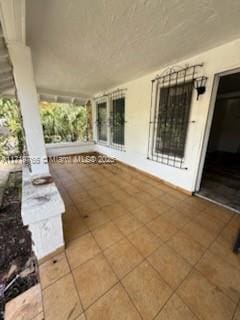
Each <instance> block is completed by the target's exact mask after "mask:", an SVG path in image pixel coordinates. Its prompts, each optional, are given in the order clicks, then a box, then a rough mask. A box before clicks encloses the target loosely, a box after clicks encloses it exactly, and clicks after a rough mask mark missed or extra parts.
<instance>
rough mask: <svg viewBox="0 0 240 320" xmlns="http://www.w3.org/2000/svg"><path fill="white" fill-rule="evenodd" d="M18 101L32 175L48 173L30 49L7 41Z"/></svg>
mask: <svg viewBox="0 0 240 320" xmlns="http://www.w3.org/2000/svg"><path fill="white" fill-rule="evenodd" d="M8 49H9V54H10V57H11V60H12V64H13V74H14V79H15V83H16V87H17V94H18V99H19V102H20V107H21V112H22V118H23V127H24V130H25V138H26V144H27V149H28V155H29V157H30V162H31V170H32V174H33V175H40V174H47V173H49V167H48V163H47V154H46V149H45V143H44V137H43V129H42V125H41V120H40V110H39V101H38V94H37V90H36V86H35V82H34V75H33V67H32V56H31V50H30V48H28V47H27V46H25V45H24V44H22V43H19V42H9V43H8Z"/></svg>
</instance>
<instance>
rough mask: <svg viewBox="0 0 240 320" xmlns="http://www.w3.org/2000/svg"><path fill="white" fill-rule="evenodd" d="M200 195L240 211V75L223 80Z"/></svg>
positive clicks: (221, 79)
mask: <svg viewBox="0 0 240 320" xmlns="http://www.w3.org/2000/svg"><path fill="white" fill-rule="evenodd" d="M199 194H200V195H202V196H204V197H206V198H209V199H211V200H213V201H216V202H219V203H221V204H223V205H226V206H228V207H231V208H233V209H236V210H239V211H240V72H239V73H234V74H230V75H226V76H222V77H221V78H220V82H219V86H218V91H217V97H216V102H215V108H214V114H213V120H212V126H211V132H210V137H209V142H208V148H207V153H206V159H205V164H204V169H203V176H202V182H201V187H200V191H199Z"/></svg>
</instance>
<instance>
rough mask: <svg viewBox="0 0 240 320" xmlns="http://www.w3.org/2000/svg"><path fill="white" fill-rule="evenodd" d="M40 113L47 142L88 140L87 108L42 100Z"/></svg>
mask: <svg viewBox="0 0 240 320" xmlns="http://www.w3.org/2000/svg"><path fill="white" fill-rule="evenodd" d="M40 114H41V120H42V125H43V132H44V138H45V142H46V143H54V142H68V141H69V142H75V141H83V140H84V141H85V140H87V116H88V114H87V109H86V108H85V107H84V106H75V105H73V104H68V103H48V102H41V104H40Z"/></svg>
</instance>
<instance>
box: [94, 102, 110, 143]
mask: <svg viewBox="0 0 240 320" xmlns="http://www.w3.org/2000/svg"><path fill="white" fill-rule="evenodd" d="M96 107H97V110H96V111H97V139H98V142H100V143H101V142H103V143H107V127H108V126H107V118H108V116H107V102H106V101H101V102H99V103H97V104H96Z"/></svg>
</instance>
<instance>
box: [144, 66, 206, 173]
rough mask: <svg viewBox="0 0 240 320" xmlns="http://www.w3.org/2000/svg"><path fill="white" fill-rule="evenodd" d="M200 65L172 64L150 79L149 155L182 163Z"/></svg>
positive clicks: (174, 165) (173, 164)
mask: <svg viewBox="0 0 240 320" xmlns="http://www.w3.org/2000/svg"><path fill="white" fill-rule="evenodd" d="M201 66H202V64H201V65H194V66H186V67H184V68H181V67H175V68H171V69H169V70H167V72H164V74H163V75H161V76H157V77H156V78H155V79H154V80H152V97H151V113H150V123H149V140H148V159H150V160H153V161H156V162H159V163H163V164H166V165H168V166H173V167H177V168H182V169H187V168H186V167H185V165H184V156H185V146H186V139H187V131H188V124H189V116H190V109H191V101H192V92H193V88H194V80H195V77H196V74H197V72H198V68H199V67H201Z"/></svg>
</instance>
